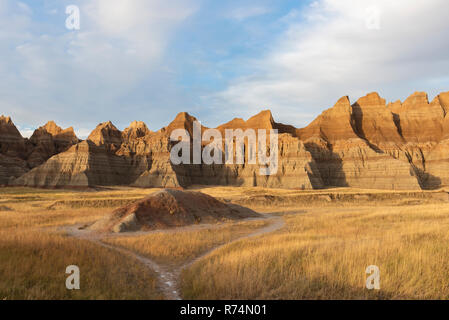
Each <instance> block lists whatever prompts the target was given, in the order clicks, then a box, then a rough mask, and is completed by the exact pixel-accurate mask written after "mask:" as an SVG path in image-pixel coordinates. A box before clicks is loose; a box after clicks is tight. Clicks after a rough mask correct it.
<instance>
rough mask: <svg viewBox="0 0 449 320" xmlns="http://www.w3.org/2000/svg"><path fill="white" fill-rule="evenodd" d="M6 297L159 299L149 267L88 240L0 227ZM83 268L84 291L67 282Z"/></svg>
mask: <svg viewBox="0 0 449 320" xmlns="http://www.w3.org/2000/svg"><path fill="white" fill-rule="evenodd" d="M0 237H1V241H0V279H1V281H0V300H2V299H160V298H162V297H161V294H159V293H158V290H157V288H156V281H155V276H154V275H153V274H152V272H150V271H149V270H148V269H147V268H146V267H145V266H143V265H141V264H139V263H136V261H133V260H132V259H124V258H123V256H122V255H120V254H118V253H116V252H114V251H111V250H109V249H106V248H103V247H100V246H98V245H96V244H93V243H90V242H88V241H84V240H78V239H71V238H65V237H63V236H59V235H56V234H51V233H43V232H37V231H31V230H27V231H16V232H14V233H13V234H11V233H10V232H9V231H6V232H5V231H2V232H0ZM69 265H77V266H78V267H79V268H80V286H81V289H80V290H67V289H66V287H65V281H66V277H67V276H68V275H66V274H65V270H66V267H67V266H69Z"/></svg>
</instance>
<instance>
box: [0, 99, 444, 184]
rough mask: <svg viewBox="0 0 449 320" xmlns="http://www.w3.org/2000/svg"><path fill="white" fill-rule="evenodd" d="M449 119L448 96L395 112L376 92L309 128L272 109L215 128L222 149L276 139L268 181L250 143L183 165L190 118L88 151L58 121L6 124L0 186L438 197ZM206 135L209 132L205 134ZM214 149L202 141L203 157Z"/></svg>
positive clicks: (109, 131) (99, 133)
mask: <svg viewBox="0 0 449 320" xmlns="http://www.w3.org/2000/svg"><path fill="white" fill-rule="evenodd" d="M448 111H449V92H447V93H441V94H440V95H438V96H437V97H436V98H435V99H434V100H433V101H432V102H430V103H429V101H428V97H427V94H425V93H422V92H417V93H415V94H413V95H412V96H410V97H409V98H408V99H406V100H405V101H404V102H401V101H396V102H394V103H389V104H386V101H385V99H383V98H381V97H380V96H379V94H377V93H375V92H374V93H370V94H368V95H366V96H365V97H362V98H360V99H359V100H357V101H356V102H355V103H353V104H352V105H351V102H350V101H349V98H348V97H343V98H341V99H340V100H339V101H338V102H337V103H336V104H335V105H334V107H332V108H330V109H328V110H326V111H324V112H323V113H322V114H321V115H320V116H318V117H317V118H316V119H315V120H314V121H313V122H312V123H311V124H310V125H308V126H307V127H305V128H302V129H296V128H294V127H293V126H290V125H284V124H280V123H277V122H275V121H274V119H273V116H272V114H271V112H270V111H268V110H266V111H262V112H261V113H259V114H257V115H255V116H254V117H251V118H250V119H248V120H246V121H245V120H243V119H240V118H236V119H234V120H232V121H230V122H228V123H225V124H223V125H220V126H219V127H217V128H216V129H217V130H218V132H220V133H221V135H222V138H223V141H222V142H221V145H222V146H224V141H225V140H224V137H225V135H226V132H227V130H236V129H242V132H245V131H246V130H251V129H252V130H254V131H255V132H256V133H257V131H258V129H264V130H277V131H278V132H279V140H278V154H279V162H278V170H277V172H276V173H275V174H273V175H269V176H263V175H260V174H259V169H260V166H259V165H258V164H250V163H248V154H247V153H248V150H249V146H248V143H247V139H245V142H244V144H245V150H246V157H245V162H244V163H240V164H210V165H209V164H186V163H182V164H179V165H174V164H173V163H172V162H171V160H170V151H171V150H172V148H173V146H174V145H175V144H176V142H175V141H170V135H171V133H172V132H173V130H175V129H185V130H186V131H187V132H188V134H189V135H190V138H191V139H192V138H193V123H194V121H196V120H197V119H196V118H195V117H193V116H191V115H189V114H188V113H185V112H183V113H180V114H178V115H177V116H176V118H175V119H174V121H172V122H171V123H170V124H169V125H168V126H167V127H164V128H162V129H161V130H159V131H157V132H152V131H150V130H149V129H148V127H147V126H146V125H145V124H144V123H143V122H138V121H135V122H133V123H131V124H130V126H129V127H128V128H126V129H125V130H124V131H123V132H122V131H120V130H118V129H117V128H116V127H115V126H114V125H113V124H112V123H111V122H105V123H101V124H99V125H98V126H97V128H95V130H94V131H93V132H92V133H91V134H90V135H89V137H88V139H87V140H86V141H83V142H80V141H79V140H78V138H76V136H75V134H74V132H73V129H71V128H69V129H66V130H62V129H61V128H60V127H58V126H57V125H56V124H55V123H54V122H49V123H47V124H46V125H45V126H43V127H41V128H39V129H38V130H36V131H35V133H34V134H33V136H32V137H31V138H30V139H24V138H22V136H21V135H20V133H19V132H18V130H17V129H16V128H15V126H14V124H13V123H12V121H11V119H10V118H6V117H1V118H0V184H4V185H5V184H12V185H26V186H40V187H65V186H79V187H88V186H95V185H133V186H139V187H188V186H191V185H232V186H261V187H269V188H298V189H312V188H315V189H316V188H326V187H359V188H373V189H395V190H396V189H410V190H413V189H432V188H439V187H442V186H445V185H448V184H449V170H448V169H449V117H448V116H447V113H448ZM206 129H207V127H204V126H201V132H204V130H206ZM207 144H208V142H204V141H203V142H202V144H201V147H202V149H203V150H204V148H206V146H207ZM221 156H222V157H224V155H221ZM223 163H224V159H223Z"/></svg>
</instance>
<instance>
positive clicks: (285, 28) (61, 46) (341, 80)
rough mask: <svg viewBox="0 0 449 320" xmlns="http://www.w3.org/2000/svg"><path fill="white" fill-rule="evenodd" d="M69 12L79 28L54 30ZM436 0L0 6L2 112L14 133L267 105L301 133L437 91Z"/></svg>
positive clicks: (216, 114)
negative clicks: (327, 114)
mask: <svg viewBox="0 0 449 320" xmlns="http://www.w3.org/2000/svg"><path fill="white" fill-rule="evenodd" d="M67 5H77V6H78V7H79V8H80V14H81V28H80V30H74V31H70V30H67V29H66V27H65V20H66V18H67V15H66V14H65V8H66V6H67ZM447 12H449V3H448V2H447V1H443V0H428V1H424V0H417V1H413V2H410V1H406V0H397V1H394V2H392V1H387V0H377V1H374V0H373V1H371V0H365V1H356V0H318V1H299V0H297V1H267V0H258V1H255V0H244V1H233V0H231V1H206V0H198V1H197V0H170V1H166V0H164V1H163V0H127V1H124V0H68V1H66V0H62V1H61V0H22V1H13V0H0V27H1V29H0V30H2V31H0V49H1V50H0V75H1V76H2V80H3V81H2V82H1V83H2V84H1V85H0V113H3V114H5V115H10V116H11V117H12V118H13V121H14V122H15V123H16V125H18V127H19V128H20V130H21V131H22V133H23V134H24V135H29V134H30V132H32V130H33V129H34V128H36V127H38V126H40V125H43V124H44V123H45V122H46V121H47V120H55V121H56V122H57V123H58V124H60V125H61V126H63V127H67V126H74V128H75V130H76V131H77V133H78V135H79V136H81V137H86V135H87V134H88V133H89V132H90V131H91V130H92V129H93V128H94V127H95V126H96V125H97V124H98V123H99V122H103V121H107V120H111V121H112V122H113V123H115V124H116V125H117V126H118V127H119V128H120V129H124V128H125V127H126V126H127V125H128V124H129V123H130V122H132V121H133V120H142V121H145V122H146V123H147V125H148V126H149V128H150V129H152V130H158V129H160V128H161V127H162V126H164V125H166V124H168V123H169V122H170V121H171V120H172V119H173V118H174V117H175V115H176V114H177V113H178V112H181V111H187V112H189V113H191V114H193V115H195V116H196V117H198V118H199V119H200V120H202V122H203V123H204V124H205V125H206V126H210V127H214V126H216V125H218V124H220V123H223V122H226V121H229V120H231V119H232V118H234V117H243V118H248V117H250V116H252V115H254V114H256V113H257V112H259V111H260V110H263V109H271V110H272V112H273V115H274V117H275V119H276V120H278V121H281V122H284V123H289V124H293V125H295V126H297V127H302V126H305V125H307V124H308V123H309V122H310V121H311V120H313V119H314V118H315V117H316V116H317V115H318V114H320V113H321V112H322V111H323V110H324V109H327V108H329V107H331V106H332V105H333V104H334V103H335V102H336V101H337V100H338V99H339V98H340V97H341V96H344V95H349V96H350V98H351V100H352V101H355V100H356V99H358V98H359V97H361V96H363V95H365V94H367V93H369V92H372V91H378V92H379V93H380V94H381V95H382V96H383V97H385V98H386V99H387V100H388V101H392V100H398V99H401V100H404V99H405V98H406V97H407V96H408V95H410V94H411V93H413V92H414V91H427V92H428V93H429V96H430V97H429V98H430V99H432V98H433V97H434V96H435V95H436V94H437V93H439V92H442V91H448V90H449V72H448V71H449V55H448V52H449V37H447V33H448V29H449V19H447V17H446V13H447Z"/></svg>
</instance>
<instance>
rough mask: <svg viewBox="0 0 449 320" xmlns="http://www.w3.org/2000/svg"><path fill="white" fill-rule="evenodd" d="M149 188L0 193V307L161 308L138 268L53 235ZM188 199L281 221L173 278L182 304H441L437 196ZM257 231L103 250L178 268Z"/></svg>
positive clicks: (135, 242) (448, 272)
mask: <svg viewBox="0 0 449 320" xmlns="http://www.w3.org/2000/svg"><path fill="white" fill-rule="evenodd" d="M157 190H158V189H149V190H147V189H133V188H121V187H119V188H108V189H106V188H101V189H98V190H41V189H31V188H0V279H1V281H0V299H2V298H7V299H131V298H132V299H159V298H162V296H161V293H160V292H159V290H158V289H157V288H156V280H155V279H156V275H154V274H152V272H150V271H148V269H147V268H145V267H144V266H142V264H140V263H139V262H137V261H135V260H133V259H131V258H129V257H125V256H123V255H122V254H120V253H117V252H115V251H112V250H109V249H106V248H103V247H101V246H98V245H96V244H94V243H91V242H88V241H85V240H79V239H74V238H68V237H65V236H64V234H61V232H60V231H59V230H60V229H59V228H60V227H62V226H65V225H82V224H88V223H91V222H94V221H96V220H98V219H100V218H102V217H103V216H104V215H105V214H108V213H110V212H111V211H112V210H113V209H114V208H115V207H118V206H120V205H122V204H125V203H128V202H130V201H133V200H135V199H140V198H143V197H144V196H146V195H148V194H150V193H152V192H155V191H157ZM199 191H202V192H204V193H208V194H210V195H212V196H215V197H218V198H222V199H225V200H231V201H233V202H235V203H238V204H242V205H245V206H249V207H251V208H253V209H255V210H257V211H260V212H267V213H272V214H277V215H282V216H283V218H284V219H285V221H286V226H285V227H284V228H283V229H281V230H279V231H277V232H274V233H272V234H267V235H264V236H259V237H257V238H251V239H247V240H240V241H237V242H234V243H232V244H229V245H226V246H225V247H223V248H221V249H218V250H217V251H214V252H213V253H211V255H209V256H207V257H206V258H204V259H202V260H200V261H198V262H197V263H195V264H194V265H193V266H191V267H190V268H189V269H188V270H186V271H185V272H184V273H183V275H182V289H183V292H182V295H183V297H184V298H191V299H199V298H204V299H247V298H248V299H259V298H260V299H419V298H422V299H448V298H449V250H448V247H449V204H447V203H449V199H447V197H448V195H447V194H445V193H444V192H441V193H422V194H415V193H413V192H410V193H394V192H381V191H372V190H369V191H368V190H354V189H338V190H337V189H335V190H333V189H332V190H320V191H299V190H272V189H263V188H229V187H206V188H201V189H199ZM411 204H414V205H411ZM266 223H267V222H263V221H247V222H240V223H236V224H224V225H223V226H214V227H210V228H208V227H207V228H199V229H197V230H196V229H190V230H189V229H186V230H179V231H168V232H166V233H151V234H146V235H130V236H120V237H111V238H109V239H108V242H111V243H113V244H114V245H118V246H123V247H126V248H129V249H132V250H135V251H136V252H139V253H141V254H142V255H146V256H148V257H150V258H152V259H154V260H156V261H157V262H161V263H168V264H173V265H176V266H177V265H181V264H183V263H184V262H186V261H188V260H191V259H194V258H195V257H198V256H199V255H201V254H202V253H204V252H207V251H208V250H209V249H211V248H213V247H216V246H220V245H222V244H224V243H227V242H229V241H232V240H234V239H237V238H239V237H241V236H244V235H246V234H249V233H251V232H252V231H253V230H256V229H258V228H262V227H264V226H265V225H266ZM71 264H76V265H78V266H79V267H80V269H81V290H79V291H68V290H67V289H66V288H65V279H66V277H67V275H66V274H65V268H66V267H67V266H68V265H71ZM369 265H377V266H379V268H380V271H381V283H380V285H381V290H379V291H368V290H366V289H365V280H366V277H367V275H366V274H365V269H366V267H367V266H369Z"/></svg>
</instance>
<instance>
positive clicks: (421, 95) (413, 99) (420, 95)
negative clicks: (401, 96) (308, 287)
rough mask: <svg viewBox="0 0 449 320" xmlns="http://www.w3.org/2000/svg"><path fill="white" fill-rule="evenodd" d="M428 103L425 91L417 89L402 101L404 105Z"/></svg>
mask: <svg viewBox="0 0 449 320" xmlns="http://www.w3.org/2000/svg"><path fill="white" fill-rule="evenodd" d="M428 104H429V97H428V96H427V93H425V92H420V91H417V92H415V93H414V94H412V95H411V96H410V97H408V98H407V99H406V100H405V101H404V104H403V105H404V106H406V107H422V106H427V105H428Z"/></svg>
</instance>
